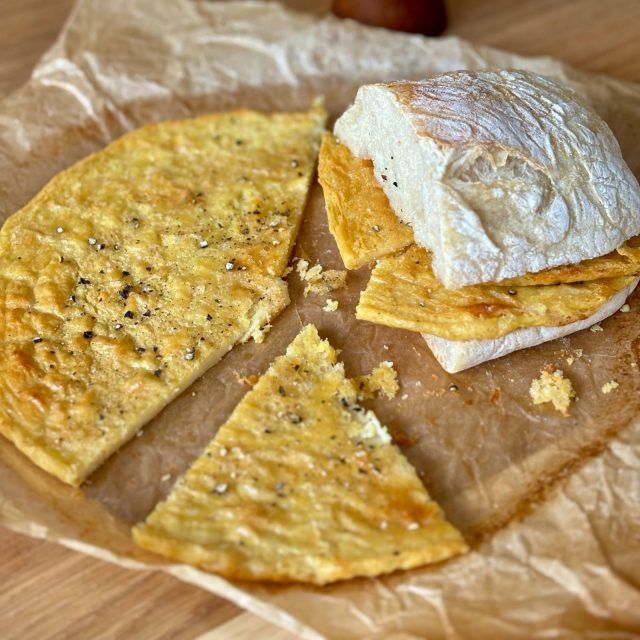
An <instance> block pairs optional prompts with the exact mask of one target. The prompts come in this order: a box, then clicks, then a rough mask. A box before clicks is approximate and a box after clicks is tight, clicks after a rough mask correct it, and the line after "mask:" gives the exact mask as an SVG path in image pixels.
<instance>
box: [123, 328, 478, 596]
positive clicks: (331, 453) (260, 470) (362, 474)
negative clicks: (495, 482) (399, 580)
mask: <svg viewBox="0 0 640 640" xmlns="http://www.w3.org/2000/svg"><path fill="white" fill-rule="evenodd" d="M133 534H134V538H135V540H136V542H137V543H138V544H139V545H141V546H143V547H145V548H147V549H150V550H152V551H155V552H157V553H160V554H162V555H165V556H167V557H169V558H172V559H175V560H180V561H183V562H189V563H192V564H195V565H197V566H200V567H202V568H204V569H207V570H210V571H214V572H216V573H220V574H222V575H224V576H226V577H228V578H234V579H240V580H271V581H278V582H289V581H303V582H311V583H316V584H325V583H327V582H332V581H335V580H342V579H346V578H351V577H354V576H374V575H378V574H381V573H388V572H390V571H394V570H396V569H408V568H412V567H416V566H420V565H423V564H427V563H431V562H438V561H440V560H444V559H446V558H449V557H451V556H453V555H456V554H458V553H461V552H464V551H466V548H467V547H466V544H465V542H464V539H463V538H462V536H461V534H460V533H459V532H458V531H457V530H456V529H455V528H454V527H453V526H452V525H451V524H449V523H448V522H447V521H446V520H445V519H444V516H443V514H442V512H441V510H440V508H439V507H438V505H437V504H436V503H435V502H434V501H433V500H431V498H430V497H429V495H428V494H427V492H426V490H425V489H424V487H423V485H422V483H421V482H420V480H419V479H418V476H417V474H416V472H415V470H414V469H413V467H411V465H410V464H409V463H408V462H407V460H406V459H405V458H404V456H403V455H402V453H401V452H400V451H399V449H397V447H395V446H394V445H393V444H392V443H391V438H390V436H389V434H388V432H387V430H386V429H385V428H384V427H383V426H382V425H381V424H380V423H379V422H378V420H377V418H376V417H375V415H374V414H373V413H372V412H370V411H366V410H364V409H363V408H362V407H361V406H359V405H358V404H357V403H356V392H355V385H354V384H353V383H352V382H351V381H349V380H347V379H345V375H344V367H343V365H342V364H341V363H338V362H337V361H336V353H335V351H334V349H333V348H332V347H331V345H330V344H329V343H328V342H327V341H326V340H321V339H320V337H319V336H318V332H317V331H316V329H315V327H313V326H308V327H306V328H305V329H303V330H302V332H301V333H300V334H299V335H298V337H297V338H296V339H295V340H294V341H293V342H292V343H291V345H290V346H289V348H288V349H287V352H286V354H285V355H284V356H281V357H280V358H277V359H276V361H275V362H274V364H273V365H272V366H271V368H270V369H269V370H268V371H267V372H266V373H265V374H264V375H263V376H262V377H261V378H260V380H259V381H258V383H257V384H256V385H255V387H254V388H253V389H252V390H251V391H250V392H249V393H247V395H246V396H245V397H244V398H243V400H242V401H241V402H240V404H239V405H238V406H237V407H236V409H235V411H234V412H233V413H232V414H231V417H230V418H229V420H228V421H227V422H226V423H225V424H224V425H223V426H222V427H220V430H219V431H218V433H217V435H216V437H215V438H214V439H213V440H212V442H211V443H210V444H209V446H208V447H207V448H206V450H205V452H204V453H203V454H202V456H200V458H198V460H196V462H195V463H194V464H193V465H192V466H191V468H190V469H189V470H188V471H187V473H186V474H185V475H184V476H183V477H182V478H181V479H179V480H178V482H177V483H176V485H175V487H174V488H173V490H172V492H171V494H170V495H169V497H168V498H167V499H166V500H165V501H164V502H161V503H160V504H159V505H158V506H157V507H156V508H155V510H154V511H153V512H152V513H151V514H150V515H149V517H148V518H147V520H146V522H144V523H143V524H141V525H139V526H137V527H136V528H134V531H133Z"/></svg>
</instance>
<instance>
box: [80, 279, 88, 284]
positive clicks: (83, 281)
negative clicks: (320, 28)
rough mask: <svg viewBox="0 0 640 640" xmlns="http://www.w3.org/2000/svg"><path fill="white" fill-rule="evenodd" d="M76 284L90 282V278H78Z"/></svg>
mask: <svg viewBox="0 0 640 640" xmlns="http://www.w3.org/2000/svg"><path fill="white" fill-rule="evenodd" d="M78 284H91V280H88V279H87V278H80V280H78Z"/></svg>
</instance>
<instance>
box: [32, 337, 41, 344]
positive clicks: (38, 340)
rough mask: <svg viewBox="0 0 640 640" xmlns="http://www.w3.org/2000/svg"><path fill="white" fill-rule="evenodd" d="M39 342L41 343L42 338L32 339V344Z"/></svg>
mask: <svg viewBox="0 0 640 640" xmlns="http://www.w3.org/2000/svg"><path fill="white" fill-rule="evenodd" d="M39 342H42V338H40V337H37V338H34V339H33V344H38V343H39Z"/></svg>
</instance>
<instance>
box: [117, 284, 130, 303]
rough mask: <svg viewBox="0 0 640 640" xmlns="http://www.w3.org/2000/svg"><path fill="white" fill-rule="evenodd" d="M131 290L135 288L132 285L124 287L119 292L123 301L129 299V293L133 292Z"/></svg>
mask: <svg viewBox="0 0 640 640" xmlns="http://www.w3.org/2000/svg"><path fill="white" fill-rule="evenodd" d="M131 289H133V286H132V285H130V284H127V285H125V286H124V287H122V289H120V291H119V294H118V295H119V296H120V297H121V298H122V299H123V300H126V299H127V298H128V297H129V293H130V292H131Z"/></svg>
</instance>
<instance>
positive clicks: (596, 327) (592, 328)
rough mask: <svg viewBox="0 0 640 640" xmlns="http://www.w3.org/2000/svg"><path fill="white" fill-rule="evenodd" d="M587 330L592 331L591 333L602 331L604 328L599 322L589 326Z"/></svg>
mask: <svg viewBox="0 0 640 640" xmlns="http://www.w3.org/2000/svg"><path fill="white" fill-rule="evenodd" d="M589 331H593V333H599V332H600V331H604V329H603V328H602V327H601V326H600V325H599V324H594V325H593V326H592V327H589Z"/></svg>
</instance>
